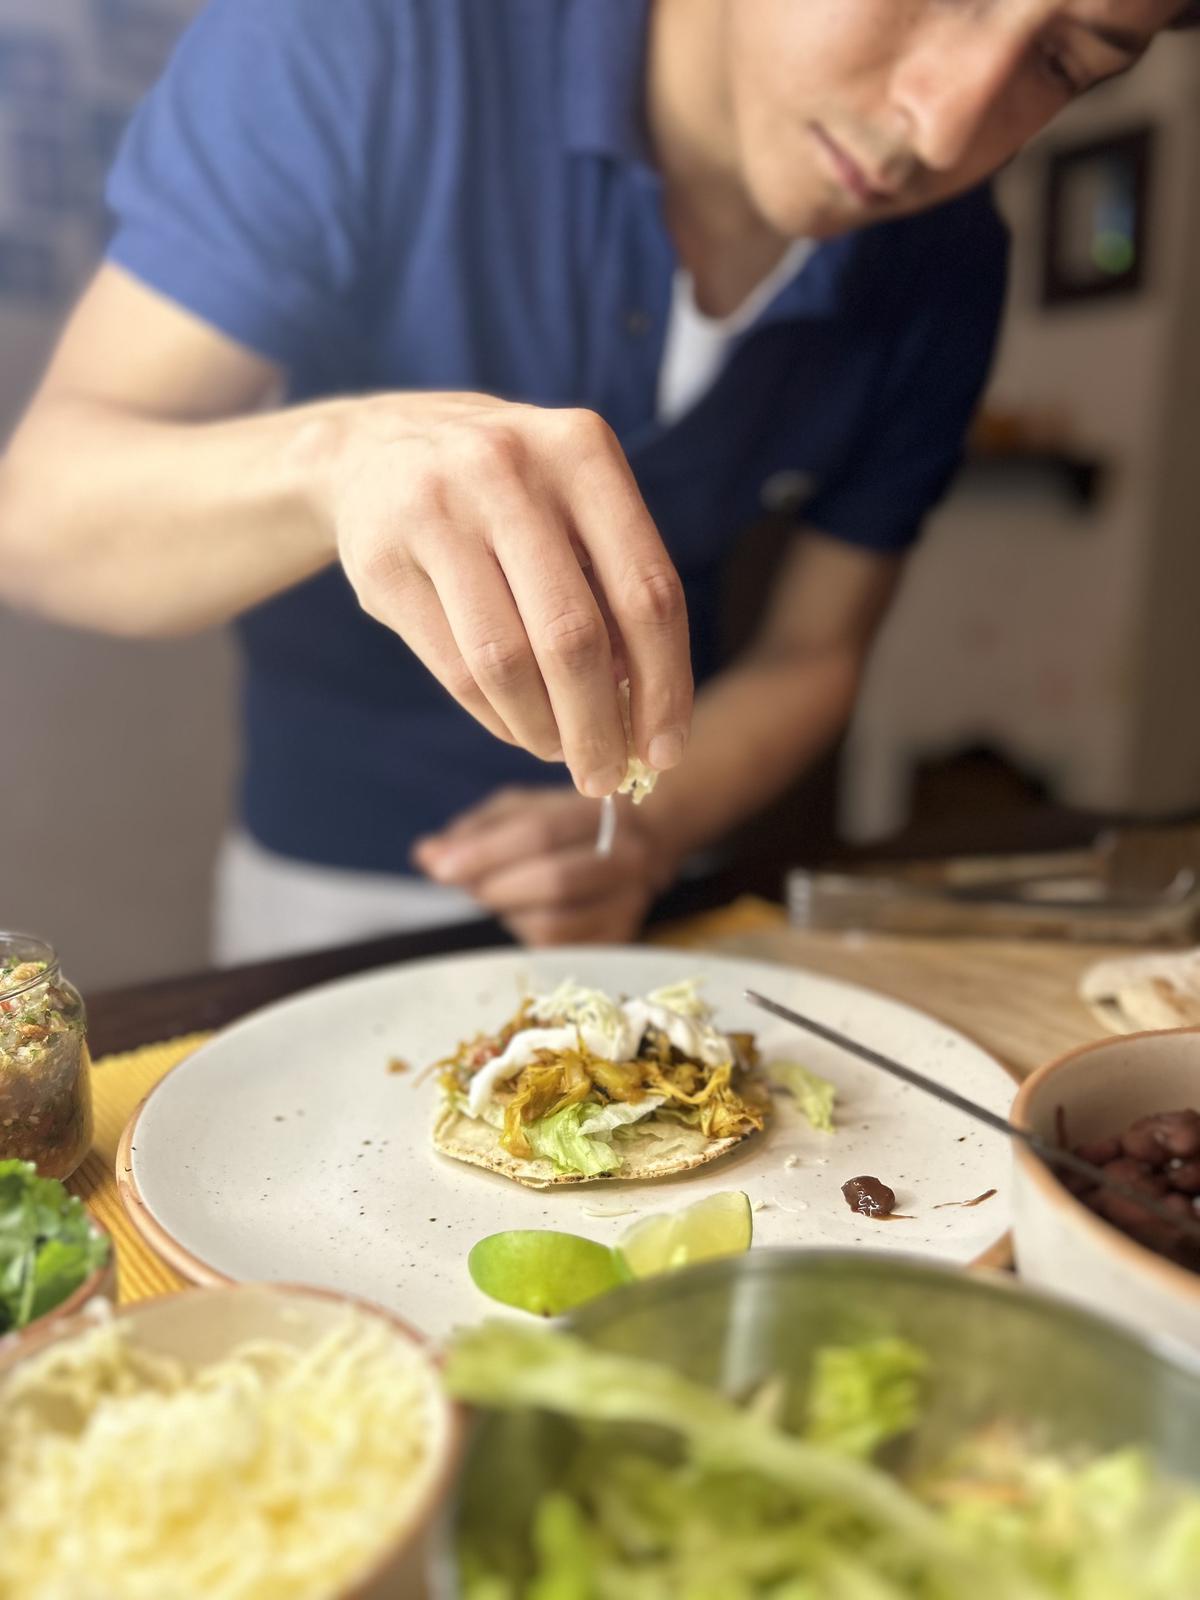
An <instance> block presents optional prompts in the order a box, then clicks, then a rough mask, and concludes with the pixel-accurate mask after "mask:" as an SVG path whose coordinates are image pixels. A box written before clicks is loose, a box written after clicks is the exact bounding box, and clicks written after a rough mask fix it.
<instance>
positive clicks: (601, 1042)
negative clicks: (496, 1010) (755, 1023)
mask: <svg viewBox="0 0 1200 1600" xmlns="http://www.w3.org/2000/svg"><path fill="white" fill-rule="evenodd" d="M668 997H669V999H670V1001H671V1002H673V1003H666V1002H667V1001H668ZM531 1010H532V1014H533V1016H534V1017H535V1018H540V1017H545V1016H559V1017H561V1016H565V1017H567V1018H568V1021H567V1022H566V1023H563V1024H560V1025H559V1026H556V1027H544V1028H539V1027H533V1028H525V1029H523V1030H522V1031H521V1032H520V1033H517V1034H514V1035H513V1037H512V1038H511V1039H510V1040H509V1042H508V1044H507V1045H506V1047H505V1048H504V1050H503V1051H502V1052H501V1054H500V1055H498V1056H496V1057H495V1058H494V1059H493V1060H491V1061H488V1062H486V1063H485V1064H484V1065H483V1066H482V1067H480V1069H479V1071H478V1072H477V1073H476V1074H475V1076H474V1077H473V1078H472V1079H471V1086H470V1088H469V1090H468V1091H467V1110H468V1111H469V1113H470V1114H471V1116H473V1117H477V1116H479V1115H480V1114H481V1113H482V1111H483V1109H484V1107H485V1106H486V1105H487V1103H488V1101H489V1100H490V1099H491V1098H492V1096H493V1094H494V1093H495V1091H496V1088H497V1086H498V1085H499V1084H501V1083H504V1082H506V1081H507V1080H508V1079H509V1078H512V1077H515V1076H516V1074H517V1073H518V1072H520V1071H521V1069H522V1068H523V1067H526V1066H528V1065H529V1063H530V1062H531V1061H532V1060H533V1059H534V1057H535V1056H536V1054H537V1052H538V1051H539V1050H550V1051H562V1050H577V1049H579V1048H580V1046H582V1047H583V1048H584V1049H586V1050H587V1051H588V1052H589V1053H590V1054H591V1055H594V1056H597V1057H599V1059H600V1060H602V1061H632V1060H633V1059H634V1057H635V1056H636V1055H637V1050H638V1046H639V1045H640V1044H641V1042H642V1038H643V1035H644V1034H645V1032H646V1029H647V1028H657V1029H658V1031H659V1032H660V1033H662V1034H665V1036H666V1037H667V1039H668V1040H669V1041H670V1043H671V1044H672V1045H673V1046H674V1047H675V1049H676V1050H678V1051H679V1052H680V1053H681V1054H682V1055H685V1056H688V1057H690V1058H691V1059H692V1060H693V1061H702V1062H703V1063H704V1064H705V1066H709V1067H720V1066H724V1064H725V1063H726V1062H727V1061H730V1060H731V1059H732V1057H733V1051H732V1049H731V1047H730V1044H729V1041H728V1040H727V1039H726V1038H725V1036H724V1034H721V1033H718V1032H717V1030H716V1029H715V1028H714V1027H713V1026H712V1024H711V1023H710V1022H709V1020H708V1018H709V1012H708V1009H707V1007H705V1006H703V1005H702V1004H700V1002H699V1001H697V999H696V997H695V992H694V990H693V989H691V987H690V986H689V985H683V984H680V985H677V986H676V987H675V988H673V989H671V990H667V991H663V990H659V991H657V992H656V993H655V994H653V995H649V996H647V997H646V998H645V999H642V1000H627V1001H626V1002H625V1003H624V1004H623V1005H618V1004H617V1002H616V1001H614V1000H611V999H610V998H609V997H608V995H606V994H603V993H601V991H600V990H598V989H580V988H577V987H576V986H575V985H573V984H564V985H563V986H562V988H561V989H558V990H556V991H555V993H554V994H552V995H546V996H544V997H542V998H540V999H538V1000H536V1001H535V1002H534V1004H533V1006H532V1008H531Z"/></svg>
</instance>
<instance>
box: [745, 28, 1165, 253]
mask: <svg viewBox="0 0 1200 1600" xmlns="http://www.w3.org/2000/svg"><path fill="white" fill-rule="evenodd" d="M1180 5H1181V0H726V26H727V29H728V35H727V44H728V49H729V57H728V59H729V63H730V70H731V80H730V81H731V86H732V106H733V114H734V125H735V130H736V140H737V157H738V162H739V165H740V169H741V175H742V181H743V182H744V184H745V186H746V188H747V190H748V191H749V194H750V196H751V198H752V199H753V201H754V203H755V205H756V207H757V209H758V210H759V212H760V213H761V214H762V216H763V217H764V218H765V220H766V221H768V222H769V223H770V224H771V225H772V226H773V227H775V228H776V229H777V230H778V231H779V232H780V233H784V234H789V235H804V234H806V235H809V236H815V237H819V238H828V237H830V236H832V235H835V234H838V233H843V232H846V231H847V230H848V229H851V228H857V227H861V226H863V225H864V224H866V223H869V222H875V221H879V220H881V219H883V218H885V217H891V216H901V215H904V214H906V213H908V212H912V211H918V210H921V209H922V208H924V207H926V206H930V205H935V204H936V203H937V202H939V201H941V200H945V199H948V198H950V197H951V196H952V195H955V194H959V193H961V192H962V191H963V190H965V189H969V188H970V187H971V186H972V185H974V184H976V183H979V182H980V181H982V180H983V179H984V178H986V177H988V176H990V174H992V173H993V172H995V171H996V170H997V169H998V168H1000V167H1002V166H1003V165H1004V164H1005V162H1006V161H1008V160H1009V158H1010V157H1011V156H1013V155H1014V154H1015V153H1016V152H1017V151H1018V150H1019V149H1020V148H1021V146H1022V145H1023V144H1025V143H1026V142H1027V141H1028V140H1029V139H1031V138H1032V137H1033V136H1034V135H1035V134H1036V133H1037V132H1039V130H1040V129H1042V128H1043V127H1045V125H1046V124H1047V123H1048V122H1050V121H1051V120H1052V119H1053V118H1054V117H1055V116H1057V114H1058V113H1059V112H1060V111H1062V110H1063V109H1064V107H1066V106H1067V105H1068V104H1069V103H1070V102H1071V101H1072V100H1073V99H1075V98H1076V97H1077V96H1078V95H1080V94H1082V93H1085V92H1086V91H1087V90H1088V89H1090V88H1092V87H1094V86H1095V85H1096V84H1097V83H1099V82H1101V81H1102V80H1103V79H1105V78H1107V77H1111V76H1113V75H1114V74H1115V73H1119V72H1121V71H1123V70H1125V69H1127V68H1128V67H1129V66H1131V65H1132V64H1133V63H1134V62H1135V61H1136V60H1137V58H1138V56H1139V55H1140V54H1141V52H1142V51H1143V50H1144V48H1145V47H1146V45H1147V44H1148V43H1149V41H1150V39H1151V38H1152V37H1153V35H1154V34H1155V33H1156V32H1157V31H1158V29H1159V28H1161V27H1162V26H1163V25H1164V24H1165V23H1167V22H1169V21H1171V19H1172V18H1173V16H1174V15H1175V14H1176V13H1177V12H1178V11H1179V9H1180Z"/></svg>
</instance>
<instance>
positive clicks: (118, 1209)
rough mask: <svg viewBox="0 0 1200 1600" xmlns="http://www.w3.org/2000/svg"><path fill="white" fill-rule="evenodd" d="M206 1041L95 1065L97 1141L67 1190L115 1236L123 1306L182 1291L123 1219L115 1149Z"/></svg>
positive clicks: (197, 1038) (177, 1042) (173, 1043)
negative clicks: (162, 1082)
mask: <svg viewBox="0 0 1200 1600" xmlns="http://www.w3.org/2000/svg"><path fill="white" fill-rule="evenodd" d="M207 1038H208V1034H206V1033H193V1034H190V1035H189V1036H188V1037H187V1038H183V1039H168V1040H167V1041H166V1042H165V1043H163V1044H150V1045H146V1046H144V1048H142V1049H141V1050H130V1051H128V1052H126V1053H125V1054H124V1055H118V1056H103V1057H101V1059H100V1060H99V1061H96V1062H95V1063H93V1066H92V1101H93V1104H94V1106H95V1112H96V1135H95V1141H94V1143H93V1144H92V1148H91V1150H90V1151H89V1152H88V1154H87V1156H86V1157H85V1158H84V1162H83V1165H82V1166H81V1167H80V1169H79V1171H78V1172H77V1173H76V1174H75V1176H74V1177H73V1178H72V1179H71V1181H70V1183H69V1184H68V1188H70V1189H71V1190H73V1191H74V1193H75V1194H77V1195H79V1197H80V1198H81V1199H82V1200H83V1201H84V1203H85V1204H86V1205H87V1207H88V1209H89V1210H90V1211H91V1212H92V1213H93V1214H94V1215H95V1216H97V1217H99V1219H100V1221H101V1222H102V1223H103V1224H104V1226H105V1227H106V1228H107V1229H108V1231H109V1232H110V1233H111V1234H112V1236H113V1239H114V1241H115V1243H116V1247H117V1282H118V1286H119V1297H120V1300H121V1301H122V1303H126V1302H128V1301H131V1300H149V1299H151V1298H152V1297H153V1296H154V1295H157V1294H170V1293H171V1291H172V1290H174V1289H182V1288H183V1287H184V1282H183V1279H182V1278H181V1277H180V1276H179V1274H178V1273H176V1272H172V1271H171V1269H170V1267H168V1266H165V1265H164V1264H163V1263H162V1262H161V1261H160V1260H159V1259H158V1257H157V1256H156V1255H155V1254H154V1252H153V1251H152V1250H151V1249H150V1247H149V1245H146V1244H143V1242H142V1239H141V1235H140V1234H139V1233H138V1232H137V1231H136V1229H135V1228H134V1227H133V1226H132V1224H131V1223H130V1221H129V1219H128V1218H127V1217H126V1215H125V1211H124V1208H123V1206H122V1205H121V1201H120V1197H119V1196H118V1194H117V1178H116V1170H115V1167H116V1159H117V1144H118V1141H119V1140H120V1137H121V1132H122V1130H123V1129H124V1127H125V1124H126V1123H127V1122H128V1121H129V1119H130V1117H131V1116H132V1115H133V1113H134V1111H135V1110H136V1109H137V1106H138V1104H139V1102H140V1101H141V1100H142V1099H144V1098H145V1096H146V1095H148V1094H149V1093H150V1090H151V1089H153V1087H154V1085H155V1084H156V1083H157V1082H158V1080H159V1079H160V1078H161V1077H163V1075H164V1074H165V1073H168V1072H170V1070H171V1068H172V1067H174V1066H176V1065H178V1063H179V1062H180V1061H182V1060H183V1058H184V1056H186V1055H188V1054H189V1053H190V1052H191V1051H192V1050H194V1049H195V1048H196V1046H197V1045H198V1044H203V1042H204V1040H205V1039H207Z"/></svg>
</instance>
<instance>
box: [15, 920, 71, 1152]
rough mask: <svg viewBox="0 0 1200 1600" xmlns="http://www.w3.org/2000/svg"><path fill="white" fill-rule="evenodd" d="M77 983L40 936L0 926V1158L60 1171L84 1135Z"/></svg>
mask: <svg viewBox="0 0 1200 1600" xmlns="http://www.w3.org/2000/svg"><path fill="white" fill-rule="evenodd" d="M86 1031H87V1030H86V1023H85V1019H84V1010H83V1001H82V999H81V998H80V996H79V991H78V990H77V989H76V988H75V987H74V986H73V985H72V984H71V983H69V982H68V981H67V980H66V979H65V978H64V977H63V975H62V973H61V972H60V970H59V965H58V957H57V956H56V955H55V953H54V951H53V950H52V949H51V947H50V946H49V945H48V944H45V943H44V942H43V941H42V940H40V939H34V938H31V937H30V936H29V935H27V934H21V933H0V1160H8V1159H11V1158H16V1159H18V1160H22V1161H32V1162H33V1163H34V1165H35V1166H36V1167H37V1169H38V1171H39V1173H41V1175H42V1177H44V1178H66V1177H69V1176H70V1175H71V1173H72V1172H74V1171H75V1169H76V1167H77V1166H78V1165H79V1163H80V1162H81V1161H82V1160H83V1158H84V1156H85V1155H86V1154H87V1152H88V1149H89V1148H90V1146H91V1143H92V1085H91V1077H90V1063H89V1060H88V1052H87V1038H86Z"/></svg>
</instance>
